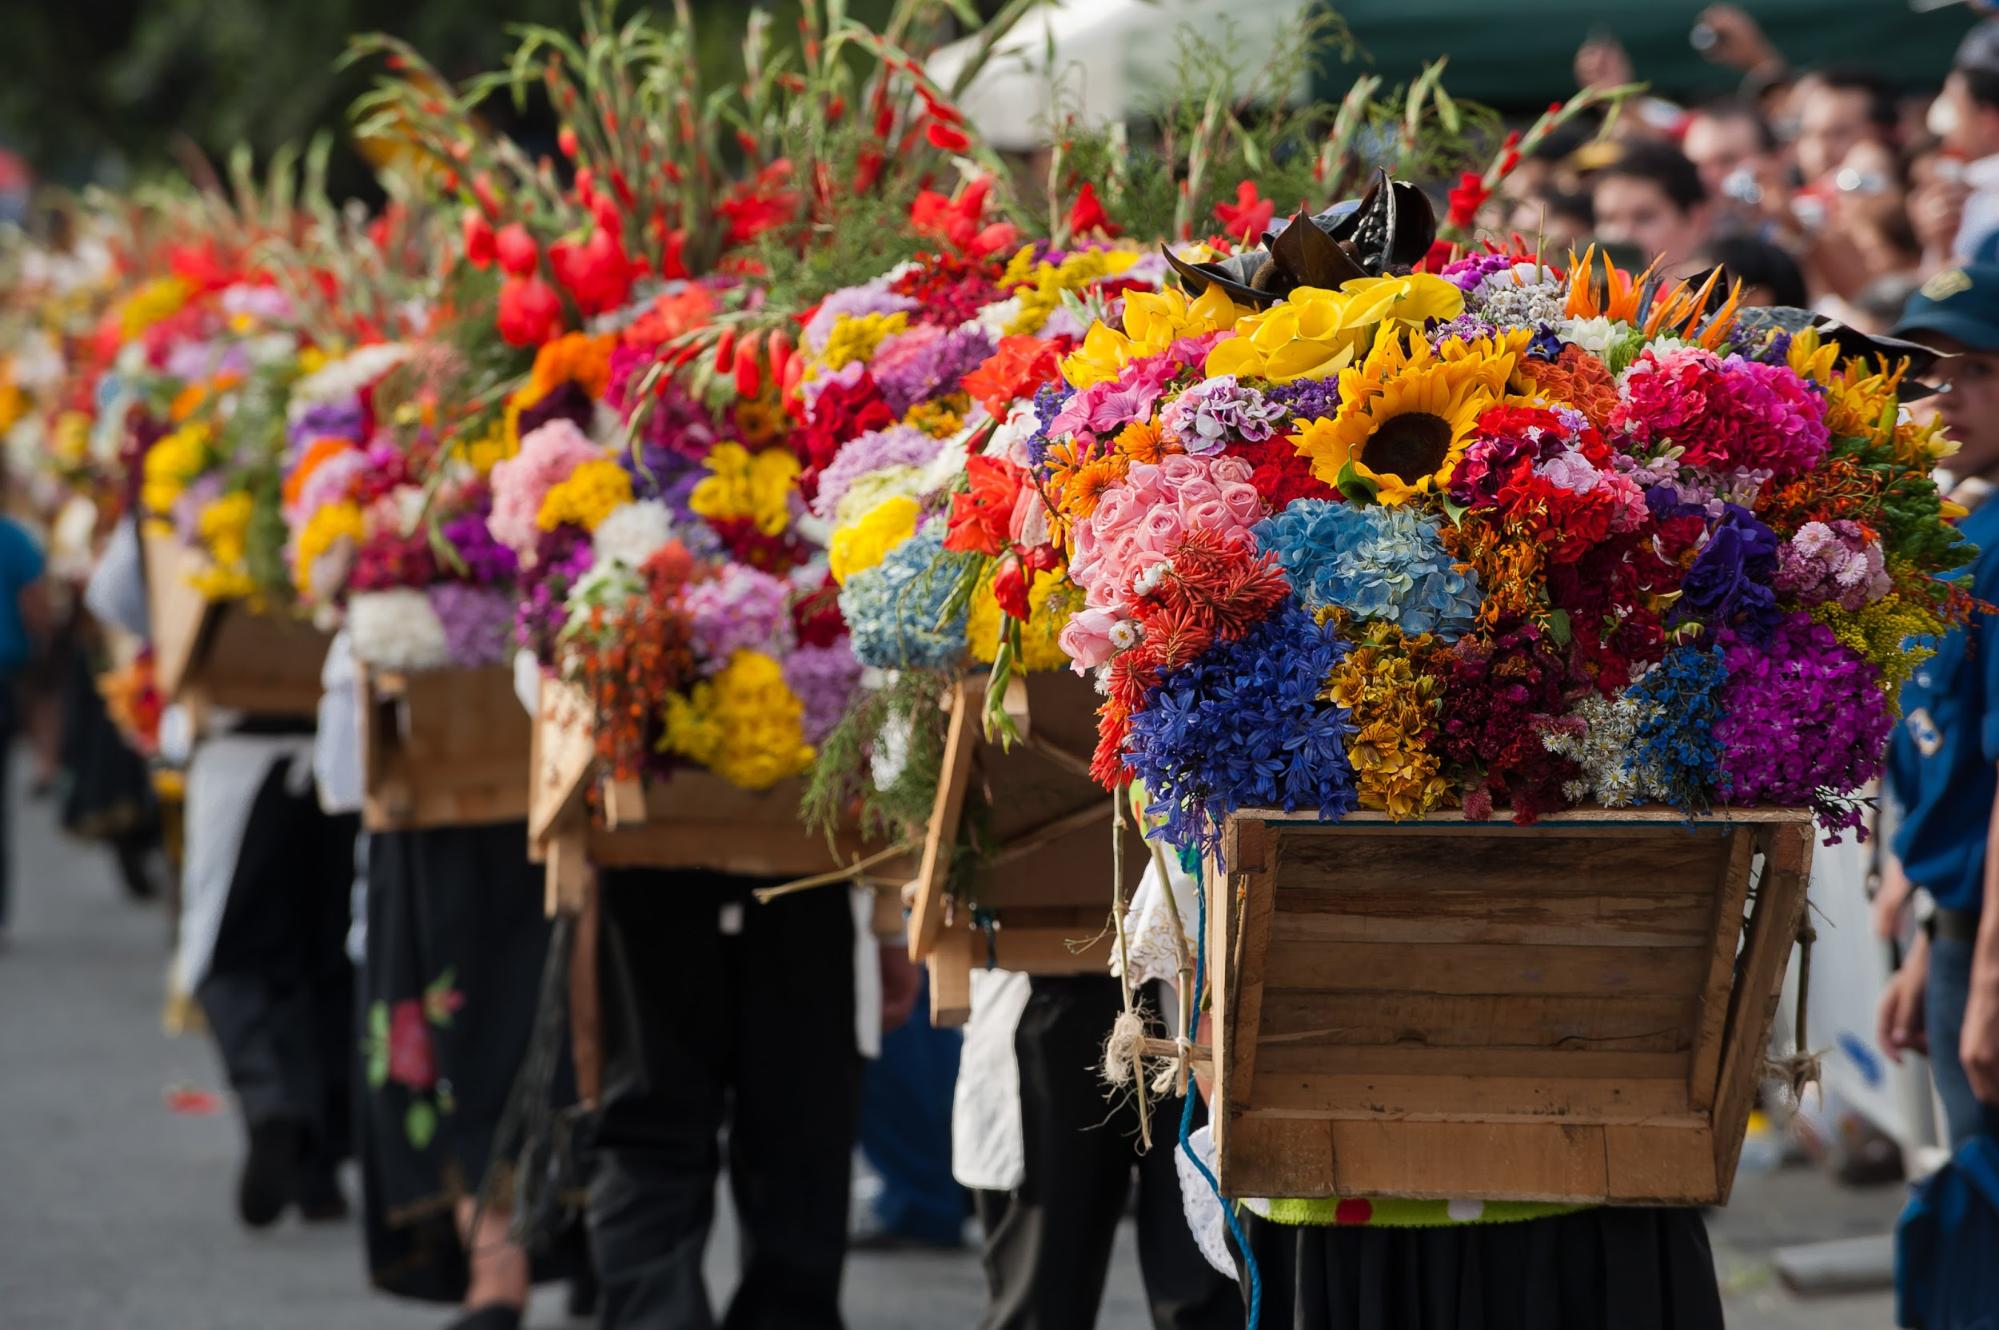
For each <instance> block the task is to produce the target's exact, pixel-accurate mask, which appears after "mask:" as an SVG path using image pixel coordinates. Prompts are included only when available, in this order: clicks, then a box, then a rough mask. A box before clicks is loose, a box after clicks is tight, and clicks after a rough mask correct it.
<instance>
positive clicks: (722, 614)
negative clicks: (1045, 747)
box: [681, 563, 791, 667]
mask: <svg viewBox="0 0 1999 1330" xmlns="http://www.w3.org/2000/svg"><path fill="white" fill-rule="evenodd" d="M681 608H682V609H683V610H685V611H686V614H687V618H688V620H689V623H690V628H691V633H692V636H693V639H694V650H695V653H696V654H697V655H699V656H700V657H701V658H702V659H703V660H706V661H712V662H714V663H715V665H716V666H717V667H719V666H721V665H722V664H723V663H725V662H726V661H727V660H728V659H729V657H730V656H732V655H734V654H735V653H736V652H738V651H742V650H756V651H767V652H770V653H771V654H773V655H782V654H783V653H784V651H785V650H786V648H788V647H789V646H790V645H791V588H790V587H789V586H788V585H786V583H785V582H784V580H783V579H782V578H777V577H772V576H771V575H770V574H769V573H766V572H761V571H759V570H758V569H755V568H752V567H750V566H749V565H748V564H742V563H725V564H723V565H722V566H721V571H720V573H719V574H718V575H717V576H716V577H714V578H711V579H710V580H708V581H705V582H697V583H695V584H694V585H693V586H690V587H688V588H687V590H686V591H685V592H684V593H683V594H682V597H681Z"/></svg>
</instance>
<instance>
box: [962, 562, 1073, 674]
mask: <svg viewBox="0 0 1999 1330" xmlns="http://www.w3.org/2000/svg"><path fill="white" fill-rule="evenodd" d="M1082 608H1083V591H1082V588H1080V587H1078V586H1077V585H1076V584H1075V583H1074V582H1072V581H1070V580H1069V577H1068V575H1067V574H1066V573H1063V572H1060V571H1057V570H1053V569H1051V570H1049V571H1046V572H1039V573H1036V574H1035V575H1034V582H1033V584H1032V585H1030V586H1029V587H1028V589H1027V611H1028V613H1027V622H1026V623H1025V624H1023V625H1021V630H1020V646H1021V659H1020V661H1018V662H1017V663H1018V664H1019V665H1020V666H1021V667H1022V668H1024V669H1029V670H1060V669H1066V668H1067V667H1068V664H1069V653H1068V652H1066V651H1064V650H1063V649H1062V645H1061V643H1060V642H1059V641H1057V640H1056V639H1058V638H1059V637H1060V636H1061V635H1062V628H1063V625H1065V624H1067V623H1068V622H1069V618H1070V616H1071V615H1073V614H1075V613H1076V611H1078V610H1080V609H1082ZM1002 625H1003V619H1002V617H1001V611H1000V607H999V600H998V599H997V598H996V597H994V595H993V587H992V582H991V580H990V579H986V580H982V581H980V583H979V588H978V590H977V591H974V592H973V593H972V607H971V612H970V613H969V614H968V615H966V616H965V640H966V642H967V643H968V644H969V645H970V647H971V649H972V659H973V660H976V661H978V662H979V663H980V664H982V665H990V664H992V663H993V656H994V655H995V654H997V652H998V649H999V638H1000V628H1001V627H1002Z"/></svg>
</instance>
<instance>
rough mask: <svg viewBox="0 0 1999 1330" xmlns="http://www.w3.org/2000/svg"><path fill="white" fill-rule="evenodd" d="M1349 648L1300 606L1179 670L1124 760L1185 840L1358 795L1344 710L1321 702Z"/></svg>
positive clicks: (1348, 806)
mask: <svg viewBox="0 0 1999 1330" xmlns="http://www.w3.org/2000/svg"><path fill="white" fill-rule="evenodd" d="M1345 653H1346V646H1345V644H1344V643H1342V642H1340V641H1339V639H1338V638H1336V637H1335V636H1334V635H1333V634H1332V633H1330V632H1328V631H1326V630H1325V629H1323V628H1321V627H1320V626H1319V625H1318V624H1316V623H1314V622H1313V620H1312V616H1311V615H1310V614H1307V613H1306V612H1305V611H1304V610H1302V609H1300V608H1299V607H1298V606H1296V605H1287V606H1285V607H1284V608H1283V609H1281V610H1279V611H1278V612H1277V613H1275V614H1273V615H1271V616H1270V617H1269V618H1268V619H1265V620H1264V621H1263V622H1262V623H1260V624H1258V625H1257V626H1256V627H1255V628H1253V629H1251V630H1250V631H1249V632H1248V633H1247V634H1245V635H1244V636H1242V637H1239V638H1237V639H1236V640H1234V641H1232V642H1222V643H1218V644H1217V645H1215V646H1214V647H1212V648H1211V649H1209V650H1208V651H1207V652H1206V653H1205V654H1203V655H1202V656H1201V657H1200V658H1199V659H1198V660H1196V661H1194V662H1193V663H1192V664H1191V665H1187V666H1184V667H1183V668H1181V669H1177V670H1173V671H1170V672H1169V673H1168V674H1167V675H1166V677H1165V678H1164V679H1163V680H1162V681H1161V682H1160V684H1159V686H1158V687H1156V688H1154V689H1153V690H1152V691H1151V692H1150V693H1148V694H1147V695H1146V700H1145V707H1144V709H1143V710H1141V711H1139V712H1138V713H1137V714H1136V715H1134V716H1133V717H1132V718H1131V733H1130V736H1129V737H1128V739H1127V741H1126V749H1125V759H1126V761H1127V762H1128V763H1129V764H1130V766H1131V769H1132V770H1133V771H1134V772H1136V773H1137V774H1138V777H1139V779H1140V780H1142V781H1144V782H1145V788H1146V790H1147V791H1148V792H1149V793H1150V795H1151V796H1152V799H1153V802H1152V805H1151V806H1150V808H1148V809H1147V811H1148V812H1149V813H1151V814H1152V815H1153V816H1154V817H1159V818H1163V819H1165V825H1164V827H1163V828H1161V833H1162V834H1163V835H1164V837H1165V839H1166V840H1167V841H1168V842H1170V843H1172V844H1174V845H1178V846H1183V847H1184V846H1188V845H1195V844H1201V843H1206V842H1210V841H1211V840H1212V838H1213V836H1214V834H1215V828H1216V826H1217V824H1219V822H1220V821H1221V819H1222V818H1223V817H1224V816H1225V815H1227V814H1228V813H1230V812H1232V811H1233V810H1235V809H1238V808H1282V809H1285V810H1286V811H1294V810H1297V809H1300V808H1310V809H1315V810H1317V812H1318V813H1319V815H1320V816H1321V817H1324V818H1327V819H1336V818H1338V817H1339V816H1340V815H1341V814H1343V813H1346V812H1349V811H1351V810H1352V809H1353V808H1354V807H1355V806H1356V804H1357V802H1358V799H1357V797H1356V795H1355V792H1354V779H1353V767H1352V766H1351V765H1349V764H1348V762H1347V750H1346V739H1347V735H1348V734H1349V733H1350V732H1351V731H1352V729H1353V726H1352V725H1351V723H1350V722H1349V721H1348V719H1347V713H1346V710H1345V708H1343V707H1336V706H1334V705H1332V704H1331V703H1330V702H1326V701H1324V700H1322V699H1321V697H1320V694H1321V692H1322V691H1323V690H1324V689H1325V686H1326V675H1327V674H1328V673H1329V672H1330V671H1331V670H1332V668H1333V666H1334V665H1335V664H1337V663H1338V662H1339V660H1340V657H1341V656H1343V655H1344V654H1345Z"/></svg>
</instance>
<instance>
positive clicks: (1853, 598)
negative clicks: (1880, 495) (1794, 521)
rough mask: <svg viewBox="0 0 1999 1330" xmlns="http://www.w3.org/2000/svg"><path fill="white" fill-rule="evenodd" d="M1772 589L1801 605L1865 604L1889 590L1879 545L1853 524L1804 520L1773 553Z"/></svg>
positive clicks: (1853, 606)
mask: <svg viewBox="0 0 1999 1330" xmlns="http://www.w3.org/2000/svg"><path fill="white" fill-rule="evenodd" d="M1776 586H1777V589H1778V590H1779V591H1786V592H1789V593H1791V594H1792V595H1795V596H1796V597H1797V598H1798V600H1799V602H1800V603H1801V604H1805V605H1822V604H1825V603H1826V602H1828V601H1831V602H1834V603H1836V604H1837V605H1838V606H1839V607H1840V608H1841V609H1843V610H1848V611H1854V610H1860V609H1863V608H1865V607H1866V606H1868V605H1871V604H1872V603H1874V602H1875V601H1877V600H1879V599H1881V598H1882V597H1883V596H1885V595H1887V594H1888V593H1889V592H1890V591H1892V590H1894V587H1895V582H1894V579H1893V578H1892V577H1890V576H1889V575H1888V568H1887V564H1886V561H1885V560H1884V558H1883V557H1882V553H1881V544H1880V542H1879V541H1877V540H1873V539H1870V538H1869V537H1868V535H1867V533H1866V532H1865V531H1864V530H1863V529H1862V528H1861V526H1860V524H1859V523H1858V522H1851V521H1847V520H1845V519H1840V520H1838V521H1833V522H1807V523H1805V524H1804V525H1803V526H1801V527H1799V528H1798V531H1797V534H1796V535H1794V536H1792V537H1791V538H1790V540H1789V541H1787V542H1785V544H1784V547H1783V548H1782V549H1780V550H1778V551H1777V582H1776Z"/></svg>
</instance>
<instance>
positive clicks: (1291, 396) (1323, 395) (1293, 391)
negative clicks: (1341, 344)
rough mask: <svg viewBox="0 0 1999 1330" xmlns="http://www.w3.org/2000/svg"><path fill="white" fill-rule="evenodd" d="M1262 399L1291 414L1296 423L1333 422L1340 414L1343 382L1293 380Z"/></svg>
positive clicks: (1274, 387)
mask: <svg viewBox="0 0 1999 1330" xmlns="http://www.w3.org/2000/svg"><path fill="white" fill-rule="evenodd" d="M1263 396H1264V398H1265V400H1267V401H1271V402H1275V403H1277V404H1278V405H1279V406H1282V407H1283V408H1284V409H1285V410H1286V411H1289V412H1290V413H1291V418H1292V419H1293V420H1330V419H1332V418H1333V417H1334V416H1336V415H1338V414H1339V410H1340V381H1339V380H1338V379H1337V378H1332V379H1293V380H1292V381H1291V382H1289V383H1279V384H1273V385H1272V386H1271V387H1269V388H1266V389H1264V390H1263Z"/></svg>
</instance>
